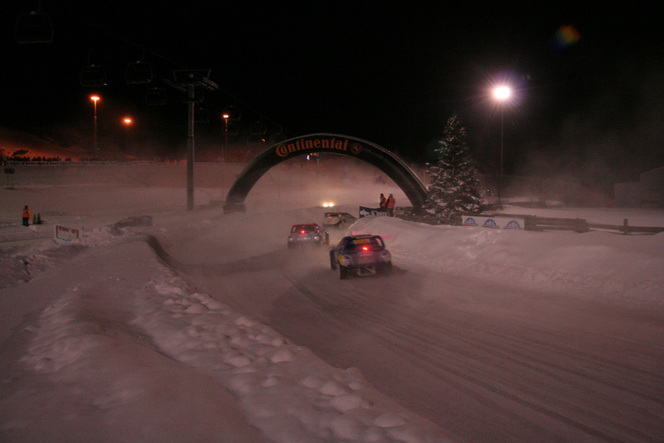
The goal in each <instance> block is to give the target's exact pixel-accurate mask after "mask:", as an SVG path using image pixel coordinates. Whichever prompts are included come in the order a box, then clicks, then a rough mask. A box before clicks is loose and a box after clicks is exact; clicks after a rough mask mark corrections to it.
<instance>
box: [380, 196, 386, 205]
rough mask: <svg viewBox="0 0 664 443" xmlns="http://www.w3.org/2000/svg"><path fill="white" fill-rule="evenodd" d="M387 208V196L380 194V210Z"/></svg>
mask: <svg viewBox="0 0 664 443" xmlns="http://www.w3.org/2000/svg"><path fill="white" fill-rule="evenodd" d="M386 207H387V200H385V196H384V195H383V194H380V208H381V209H384V208H386Z"/></svg>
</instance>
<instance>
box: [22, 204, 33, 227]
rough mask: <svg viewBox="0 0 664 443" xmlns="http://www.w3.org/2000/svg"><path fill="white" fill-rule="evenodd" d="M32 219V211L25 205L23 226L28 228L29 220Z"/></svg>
mask: <svg viewBox="0 0 664 443" xmlns="http://www.w3.org/2000/svg"><path fill="white" fill-rule="evenodd" d="M31 217H32V211H30V208H28V205H25V207H24V208H23V226H28V225H29V224H30V218H31Z"/></svg>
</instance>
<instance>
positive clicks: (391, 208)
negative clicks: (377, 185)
mask: <svg viewBox="0 0 664 443" xmlns="http://www.w3.org/2000/svg"><path fill="white" fill-rule="evenodd" d="M395 203H396V201H395V200H394V196H393V195H392V194H390V196H389V197H387V215H389V216H390V217H394V204H395Z"/></svg>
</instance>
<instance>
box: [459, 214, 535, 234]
mask: <svg viewBox="0 0 664 443" xmlns="http://www.w3.org/2000/svg"><path fill="white" fill-rule="evenodd" d="M461 224H462V225H463V226H475V227H480V228H492V229H510V230H517V231H522V230H524V229H525V225H526V220H525V219H523V218H517V217H485V216H479V215H463V216H461Z"/></svg>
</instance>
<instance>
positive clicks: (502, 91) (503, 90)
mask: <svg viewBox="0 0 664 443" xmlns="http://www.w3.org/2000/svg"><path fill="white" fill-rule="evenodd" d="M511 95H512V89H510V87H509V86H498V87H496V88H494V90H493V96H494V98H495V99H496V100H498V102H499V104H500V171H499V173H498V207H499V208H500V209H503V200H502V195H503V191H502V190H503V150H504V149H503V148H504V143H503V139H504V132H505V131H504V126H505V125H504V120H503V108H504V107H505V101H506V100H508V99H509V98H510V96H511Z"/></svg>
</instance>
